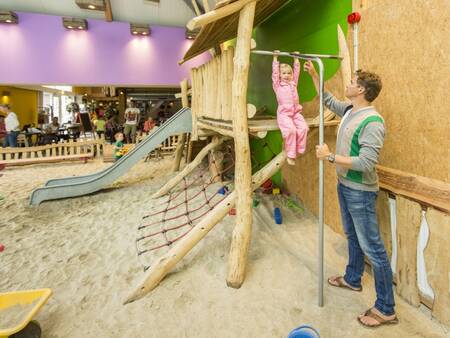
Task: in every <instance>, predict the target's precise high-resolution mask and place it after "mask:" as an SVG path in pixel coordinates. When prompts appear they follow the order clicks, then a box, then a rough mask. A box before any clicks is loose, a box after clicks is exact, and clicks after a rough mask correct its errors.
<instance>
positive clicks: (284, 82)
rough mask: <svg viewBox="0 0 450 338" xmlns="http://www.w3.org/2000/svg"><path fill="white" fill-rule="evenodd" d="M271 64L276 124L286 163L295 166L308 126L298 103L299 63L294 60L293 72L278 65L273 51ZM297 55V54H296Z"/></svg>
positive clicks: (301, 152)
mask: <svg viewBox="0 0 450 338" xmlns="http://www.w3.org/2000/svg"><path fill="white" fill-rule="evenodd" d="M274 53H275V54H274V56H273V63H272V86H273V90H274V92H275V94H276V96H277V102H278V109H277V122H278V126H279V127H280V130H281V134H282V136H283V140H284V148H285V150H286V153H287V162H288V164H290V165H295V158H296V157H297V154H303V153H304V152H305V150H306V136H307V134H308V129H309V127H308V124H307V123H306V121H305V119H304V118H303V116H302V115H301V112H302V110H303V107H302V106H301V105H300V103H299V99H298V92H297V84H298V78H299V76H300V61H299V60H298V59H297V58H296V59H294V70H293V71H292V67H291V66H290V65H288V64H286V63H282V64H280V63H279V61H278V53H280V51H278V50H275V51H274ZM296 53H298V52H296Z"/></svg>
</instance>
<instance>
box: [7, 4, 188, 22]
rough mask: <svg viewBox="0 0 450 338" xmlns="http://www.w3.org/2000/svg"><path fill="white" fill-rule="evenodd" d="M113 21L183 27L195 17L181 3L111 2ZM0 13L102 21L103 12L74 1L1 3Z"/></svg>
mask: <svg viewBox="0 0 450 338" xmlns="http://www.w3.org/2000/svg"><path fill="white" fill-rule="evenodd" d="M110 1H111V7H112V12H113V17H114V21H124V22H134V23H148V24H150V25H152V24H153V25H163V26H179V27H182V26H185V25H186V23H187V22H188V21H189V20H190V19H191V18H192V17H193V16H194V13H193V12H192V10H191V8H189V7H188V6H187V5H186V3H185V1H183V0H160V3H159V4H155V3H154V2H151V1H146V0H110ZM0 10H11V11H23V12H34V13H43V14H51V15H59V16H71V17H77V18H86V19H104V17H105V14H104V12H99V11H91V10H86V9H80V8H79V7H78V6H77V5H76V4H75V0H0Z"/></svg>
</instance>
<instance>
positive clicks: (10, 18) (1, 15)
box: [0, 11, 19, 24]
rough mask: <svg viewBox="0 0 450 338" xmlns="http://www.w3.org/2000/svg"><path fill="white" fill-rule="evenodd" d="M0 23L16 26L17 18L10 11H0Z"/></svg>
mask: <svg viewBox="0 0 450 338" xmlns="http://www.w3.org/2000/svg"><path fill="white" fill-rule="evenodd" d="M0 23H7V24H18V23H19V17H18V16H17V14H16V13H14V12H11V11H0Z"/></svg>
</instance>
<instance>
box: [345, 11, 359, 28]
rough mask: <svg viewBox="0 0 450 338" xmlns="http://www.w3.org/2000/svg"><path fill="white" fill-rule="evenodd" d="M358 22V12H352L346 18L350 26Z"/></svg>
mask: <svg viewBox="0 0 450 338" xmlns="http://www.w3.org/2000/svg"><path fill="white" fill-rule="evenodd" d="M359 21H361V14H359V13H358V12H353V13H351V14H349V15H348V16H347V22H348V23H349V24H350V25H353V24H355V23H358V22H359Z"/></svg>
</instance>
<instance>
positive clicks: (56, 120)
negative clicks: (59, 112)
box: [52, 116, 58, 125]
mask: <svg viewBox="0 0 450 338" xmlns="http://www.w3.org/2000/svg"><path fill="white" fill-rule="evenodd" d="M52 123H53V124H54V125H57V124H58V118H57V117H56V116H55V117H53V118H52Z"/></svg>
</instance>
